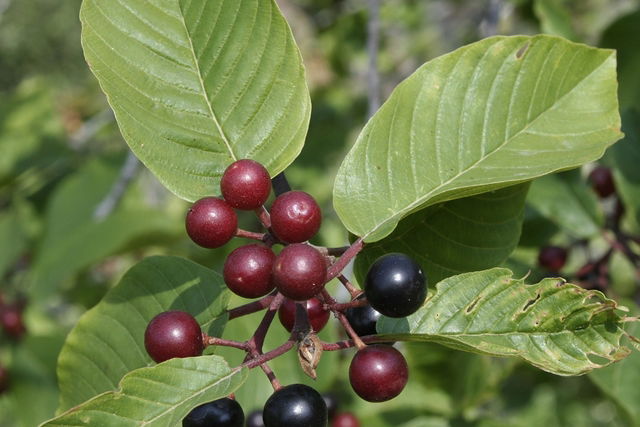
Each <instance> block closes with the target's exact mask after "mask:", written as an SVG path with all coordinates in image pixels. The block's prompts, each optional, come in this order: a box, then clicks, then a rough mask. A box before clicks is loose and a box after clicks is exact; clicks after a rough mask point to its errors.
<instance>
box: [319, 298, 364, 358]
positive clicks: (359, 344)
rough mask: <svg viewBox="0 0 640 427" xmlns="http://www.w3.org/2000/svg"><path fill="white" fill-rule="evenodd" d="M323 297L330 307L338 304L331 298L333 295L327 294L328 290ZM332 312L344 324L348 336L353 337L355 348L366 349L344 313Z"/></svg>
mask: <svg viewBox="0 0 640 427" xmlns="http://www.w3.org/2000/svg"><path fill="white" fill-rule="evenodd" d="M322 297H323V298H324V300H325V302H326V303H327V304H328V305H329V307H331V306H333V305H335V304H336V300H334V299H333V298H332V297H331V295H329V292H327V290H326V289H323V290H322ZM331 311H332V312H333V314H334V315H335V316H336V317H337V318H338V320H339V321H340V323H341V324H342V327H343V328H344V330H345V331H346V332H347V335H349V337H351V339H352V340H353V342H354V344H355V346H356V347H358V349H362V348H364V347H365V346H366V345H365V343H363V342H362V340H361V339H360V337H359V336H358V334H357V333H356V332H355V331H354V330H353V328H352V327H351V323H349V320H348V319H347V316H345V315H344V314H343V313H341V312H339V311H337V310H331Z"/></svg>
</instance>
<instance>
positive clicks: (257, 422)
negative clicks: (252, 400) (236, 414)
mask: <svg viewBox="0 0 640 427" xmlns="http://www.w3.org/2000/svg"><path fill="white" fill-rule="evenodd" d="M246 427H264V421H263V420H262V411H261V410H260V409H256V410H255V411H252V412H251V413H250V414H249V415H248V416H247V424H246Z"/></svg>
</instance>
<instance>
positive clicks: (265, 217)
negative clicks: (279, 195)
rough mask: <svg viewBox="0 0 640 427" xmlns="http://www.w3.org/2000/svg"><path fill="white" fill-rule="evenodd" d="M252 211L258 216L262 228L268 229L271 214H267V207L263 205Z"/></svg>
mask: <svg viewBox="0 0 640 427" xmlns="http://www.w3.org/2000/svg"><path fill="white" fill-rule="evenodd" d="M254 212H255V213H256V215H257V216H258V219H259V220H260V223H261V224H262V226H263V227H264V228H267V229H268V228H269V227H271V216H270V215H269V211H267V208H265V207H264V205H263V206H260V207H259V208H257V209H256V210H254Z"/></svg>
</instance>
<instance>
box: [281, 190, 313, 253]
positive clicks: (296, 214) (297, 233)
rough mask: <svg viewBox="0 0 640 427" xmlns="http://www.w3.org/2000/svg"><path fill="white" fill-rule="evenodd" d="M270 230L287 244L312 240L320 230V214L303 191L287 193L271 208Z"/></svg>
mask: <svg viewBox="0 0 640 427" xmlns="http://www.w3.org/2000/svg"><path fill="white" fill-rule="evenodd" d="M270 214H271V230H272V231H273V232H274V233H275V235H276V236H277V237H278V238H279V239H280V240H282V241H283V242H287V243H300V242H304V241H307V240H309V239H310V238H312V237H313V236H314V235H315V234H316V233H317V232H318V229H320V223H321V222H322V212H321V211H320V207H319V206H318V203H317V202H316V201H315V199H314V198H313V197H311V196H310V195H309V194H307V193H305V192H304V191H288V192H286V193H283V194H281V195H280V196H278V197H277V198H276V200H275V201H274V202H273V205H272V206H271V210H270Z"/></svg>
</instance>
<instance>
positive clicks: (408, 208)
mask: <svg viewBox="0 0 640 427" xmlns="http://www.w3.org/2000/svg"><path fill="white" fill-rule="evenodd" d="M611 55H612V54H609V55H607V56H606V57H605V58H604V59H603V61H602V62H601V63H600V64H598V66H597V67H594V69H593V70H591V72H590V73H589V74H587V75H585V77H584V78H583V79H582V80H581V81H580V82H578V84H576V85H575V86H574V87H573V88H572V89H570V90H568V91H567V92H566V93H565V94H564V95H562V96H561V97H560V98H558V99H557V100H556V102H554V103H552V104H551V105H550V106H549V107H547V108H546V109H544V110H543V111H541V112H540V113H539V114H538V115H537V116H536V117H535V118H533V120H531V121H530V122H529V123H528V124H527V125H526V126H524V127H523V128H522V129H520V130H519V131H518V132H516V133H515V134H513V135H512V136H510V137H509V138H507V139H506V140H505V141H504V142H503V143H501V144H500V145H498V146H496V148H494V149H493V150H492V151H490V152H488V153H487V154H485V155H483V156H482V157H481V158H479V159H478V160H476V161H475V162H474V163H472V164H471V165H469V166H468V167H467V168H466V169H464V170H462V171H460V172H458V173H457V174H456V175H454V176H452V177H451V178H449V179H448V180H446V181H444V182H442V183H440V184H439V185H437V186H436V187H434V188H433V189H432V190H431V191H429V192H428V193H426V194H425V195H423V196H422V197H418V198H417V199H416V200H415V201H414V202H412V203H410V204H408V205H407V206H406V207H405V208H404V209H401V210H399V211H397V212H396V213H395V214H394V215H392V216H390V217H388V218H387V219H385V220H384V221H381V222H380V223H378V224H376V225H375V226H374V227H373V228H372V229H371V230H370V231H368V232H366V233H364V234H363V235H362V236H361V238H362V239H363V240H366V238H367V237H368V236H370V235H371V234H373V233H375V232H376V231H377V230H379V229H380V228H382V227H383V226H385V225H386V224H388V223H390V222H391V221H394V220H395V219H396V218H398V217H399V216H402V215H403V214H405V213H407V212H412V211H413V210H414V209H416V208H418V207H419V206H421V205H422V204H423V203H424V202H425V201H427V200H429V199H430V198H431V197H432V196H434V195H437V194H439V191H440V190H442V189H443V188H444V187H446V186H447V185H449V184H450V183H451V182H453V181H455V180H457V179H458V178H460V177H461V176H463V175H464V174H466V173H468V172H469V171H471V170H474V169H475V167H476V166H477V165H478V164H480V163H482V162H483V161H485V160H486V159H488V158H489V157H491V156H492V155H493V154H495V153H497V152H499V151H500V150H501V149H502V148H503V147H504V146H506V145H508V144H509V143H510V142H511V141H512V140H513V139H515V138H517V137H518V136H520V135H521V134H523V133H524V132H525V131H526V130H527V129H529V128H530V127H531V126H532V125H533V124H534V123H535V122H536V121H537V120H538V119H540V117H542V116H544V115H545V114H546V113H547V112H548V111H549V110H550V109H551V108H553V107H554V106H555V105H557V104H558V103H560V102H562V100H563V99H564V98H566V97H567V96H569V95H571V94H572V93H573V92H574V91H575V90H576V89H577V88H578V87H580V86H581V85H582V84H583V83H584V82H585V81H587V80H589V79H590V77H591V76H592V75H593V74H594V73H595V72H596V71H598V70H600V68H601V67H602V66H603V64H605V63H606V62H607V61H608V60H609V59H610V58H611ZM521 70H522V69H521ZM521 70H520V71H518V73H520V72H521ZM512 96H513V92H512ZM533 178H534V177H532V178H531V179H533ZM480 186H481V185H480ZM452 190H453V189H452Z"/></svg>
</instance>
